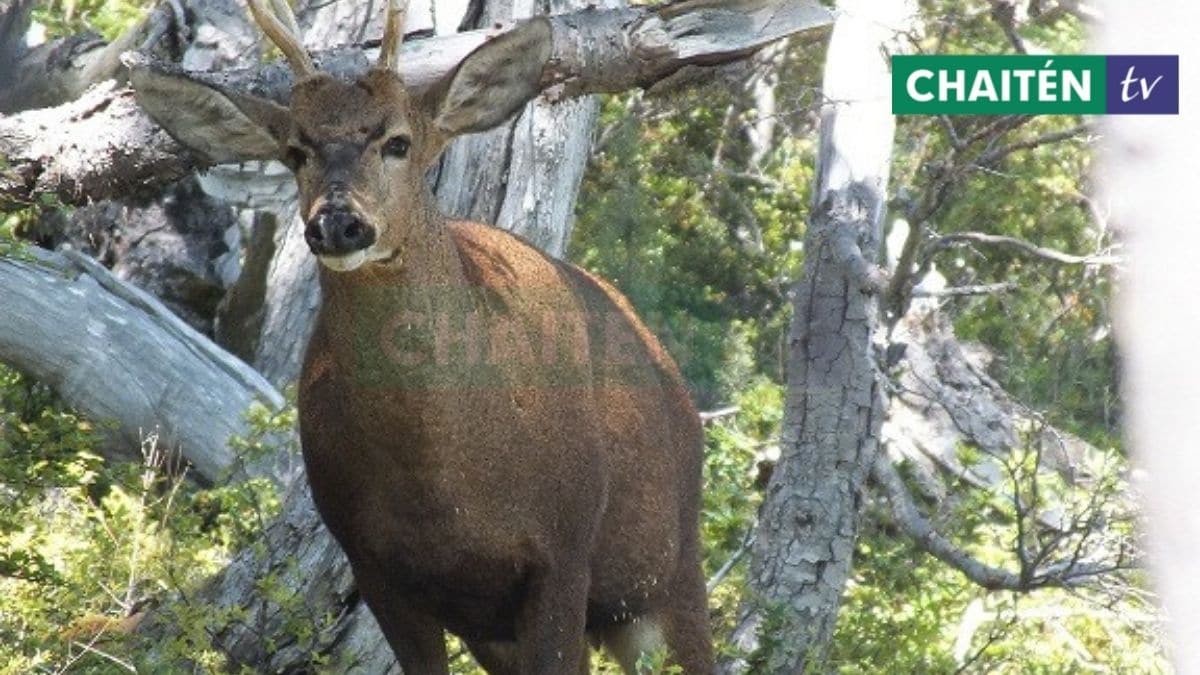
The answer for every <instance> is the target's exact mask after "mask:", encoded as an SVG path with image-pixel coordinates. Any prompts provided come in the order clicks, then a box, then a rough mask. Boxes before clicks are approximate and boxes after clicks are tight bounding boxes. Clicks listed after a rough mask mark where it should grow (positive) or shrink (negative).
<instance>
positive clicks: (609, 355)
mask: <svg viewBox="0 0 1200 675" xmlns="http://www.w3.org/2000/svg"><path fill="white" fill-rule="evenodd" d="M267 1H268V0H250V7H251V9H252V11H253V12H254V14H255V17H256V18H257V19H258V21H259V23H260V25H262V27H263V29H264V31H265V32H266V33H267V34H268V36H269V37H271V39H272V40H274V41H275V42H276V44H277V45H278V46H279V47H280V49H281V51H282V52H283V53H284V55H285V56H286V57H287V58H288V60H289V61H290V62H291V64H292V66H293V68H294V69H295V70H296V74H297V78H296V84H295V86H294V88H293V90H292V93H291V101H290V102H289V105H288V106H287V107H284V106H281V105H279V104H277V103H275V102H272V101H268V100H264V99H259V98H255V97H253V96H250V95H247V94H244V93H237V92H229V91H224V90H222V89H220V88H219V87H218V86H216V85H213V84H210V83H205V82H197V81H194V80H190V79H187V78H186V77H183V76H178V75H175V74H171V73H165V74H162V73H160V74H153V73H141V74H137V75H136V77H138V78H140V81H139V82H138V87H137V88H138V91H139V96H141V97H143V103H144V104H146V102H147V101H146V99H147V98H151V99H154V98H157V100H158V103H157V104H156V105H151V106H150V107H152V108H153V109H155V110H157V111H158V112H159V115H157V116H156V119H158V120H159V121H160V123H162V124H163V125H164V126H165V127H166V128H167V129H168V130H170V131H171V132H172V133H173V134H174V135H175V136H176V137H177V138H179V139H180V140H182V141H183V142H185V143H187V144H188V145H189V146H190V147H192V148H193V149H195V150H198V151H200V152H207V153H208V154H209V156H210V157H213V158H218V157H226V156H228V153H227V152H226V151H225V150H223V148H228V147H229V145H230V139H231V138H233V139H236V145H237V146H238V148H239V152H240V153H241V154H240V155H239V156H240V157H243V158H244V157H247V156H249V157H276V158H279V159H281V160H283V161H285V162H286V163H287V164H288V166H289V167H290V168H291V169H292V171H293V173H295V175H296V181H297V186H298V188H299V197H300V213H301V216H302V218H303V220H304V227H305V238H306V240H307V242H308V244H309V247H310V249H311V250H312V251H313V253H314V254H315V255H316V256H317V257H318V259H319V260H320V262H321V267H322V269H321V275H320V278H321V290H322V296H323V299H322V304H321V308H320V311H319V315H318V319H317V324H316V328H315V330H314V333H313V336H312V338H311V340H310V343H309V345H308V350H307V353H306V357H305V363H304V368H303V373H302V375H301V381H300V400H299V408H300V432H301V440H302V444H303V450H304V458H305V463H306V466H307V473H308V479H309V482H310V483H311V486H312V492H313V497H314V500H315V502H316V505H317V509H318V510H319V512H320V514H321V516H322V518H323V519H324V521H325V523H326V524H327V525H328V527H329V529H330V531H331V532H332V533H333V535H334V537H335V538H336V539H337V540H338V542H339V543H340V544H341V546H342V548H343V549H344V550H345V552H346V555H347V557H348V558H349V560H350V563H351V566H352V569H353V571H354V575H355V579H356V581H357V583H358V587H359V590H360V591H361V595H362V598H363V599H364V600H365V601H366V603H367V605H368V606H369V607H370V609H371V611H372V613H373V614H374V615H375V617H376V618H377V619H378V621H379V624H380V627H381V628H382V629H383V632H384V635H385V636H386V637H387V640H388V642H389V643H390V644H391V646H392V647H393V649H394V650H395V652H396V654H397V656H398V658H399V660H400V663H401V665H402V666H403V668H404V672H405V673H406V674H407V675H425V674H429V673H432V674H441V673H447V672H448V670H447V668H448V666H447V657H446V650H445V643H444V635H443V631H444V630H445V629H448V630H450V631H452V632H454V633H456V634H458V635H460V636H461V637H463V638H464V639H465V640H466V641H467V644H468V646H469V647H470V649H471V651H472V653H473V654H474V655H475V656H476V658H477V659H478V661H479V662H480V664H481V665H483V666H484V667H485V668H486V669H487V670H488V671H489V672H490V673H493V674H504V673H514V674H515V673H523V674H529V675H548V674H551V673H573V674H577V673H581V672H587V646H588V641H589V639H590V640H591V641H592V642H593V643H596V644H603V645H604V646H606V647H607V648H608V649H609V650H610V651H611V652H612V653H613V654H614V655H615V656H616V658H617V659H618V661H619V662H620V663H621V665H622V667H623V668H624V669H625V670H626V671H627V672H631V673H632V672H634V669H635V665H636V663H637V661H638V659H639V658H640V657H641V655H643V654H645V653H647V652H649V651H652V650H654V649H656V648H658V647H665V648H666V650H667V652H668V655H669V660H670V662H672V663H676V664H678V665H680V666H682V668H683V669H684V672H685V673H689V674H693V673H695V674H700V675H703V674H705V673H709V672H712V669H713V664H712V653H711V652H712V648H711V644H710V635H709V627H708V611H707V606H706V600H705V589H704V580H703V577H702V572H701V567H700V549H699V523H698V519H699V510H700V475H701V446H702V434H701V428H700V423H699V420H698V418H697V415H696V412H695V410H694V409H693V408H692V405H691V403H690V402H689V400H688V397H687V392H686V390H685V389H684V386H683V382H682V379H681V377H680V375H679V372H678V370H677V369H676V367H675V365H674V364H673V363H672V361H671V359H670V358H669V357H668V356H667V355H666V353H665V352H664V350H663V349H662V347H661V345H659V343H658V341H657V340H656V339H655V338H654V337H653V335H651V333H650V332H649V331H648V330H647V329H646V327H645V326H644V325H643V324H642V323H641V321H640V320H639V319H638V318H637V316H636V314H635V313H634V311H633V309H632V308H631V307H630V305H629V303H628V302H627V301H626V300H625V299H624V298H623V297H622V296H621V295H620V294H619V293H618V292H617V291H615V290H614V289H613V288H612V287H610V286H609V285H607V284H605V283H604V282H602V281H600V280H598V279H596V278H595V277H593V276H591V275H589V274H587V273H586V272H584V271H582V270H580V269H578V268H576V267H574V266H572V265H569V264H566V263H563V262H559V261H556V260H553V259H551V258H549V257H547V256H545V255H544V254H542V253H540V252H538V251H537V250H536V249H534V248H532V247H531V246H529V245H528V244H525V243H524V242H522V241H520V240H519V239H517V238H516V237H513V236H511V235H509V234H506V233H504V232H501V231H499V230H496V229H494V228H489V227H487V226H484V225H479V224H472V223H448V222H447V221H446V219H445V218H444V217H443V216H441V215H440V214H439V213H438V212H437V211H436V209H435V208H434V207H433V200H432V197H431V195H430V193H429V189H428V187H427V183H426V180H425V177H426V173H427V170H428V168H429V167H430V166H431V165H432V164H433V163H434V162H435V161H436V159H437V157H438V156H439V155H440V153H441V150H442V148H443V147H444V146H445V144H446V143H447V142H448V141H449V140H450V139H451V138H453V137H454V136H456V135H458V134H462V133H470V132H473V131H479V130H482V129H487V128H490V127H492V126H495V125H497V124H499V123H501V122H503V121H504V120H505V119H506V118H508V117H509V116H510V115H511V114H512V113H513V112H515V111H516V110H518V109H519V108H520V107H522V106H523V105H524V103H525V102H526V101H528V100H529V99H530V98H531V97H532V96H534V95H536V93H537V91H538V90H539V87H540V86H541V85H540V77H541V72H542V67H543V65H544V63H545V62H546V61H547V59H549V57H550V52H551V38H552V35H551V29H550V25H549V23H548V22H546V21H545V20H537V19H535V20H532V21H529V22H527V23H525V24H522V25H520V26H518V27H517V28H515V29H513V30H512V31H510V32H508V33H505V34H503V35H501V36H499V37H497V38H495V39H493V40H492V41H491V42H489V43H487V44H485V45H483V46H481V47H480V48H478V49H477V50H476V51H475V52H473V53H472V54H471V55H470V56H468V57H467V58H466V59H465V60H464V61H463V63H462V64H461V65H460V66H459V68H458V69H457V71H456V72H455V73H454V74H453V75H452V76H450V78H449V80H448V81H446V82H444V83H442V84H440V85H438V86H435V87H433V88H432V90H429V91H421V92H409V91H408V90H407V89H406V88H405V86H404V83H403V81H402V80H401V79H400V77H399V75H398V74H397V73H396V71H395V70H394V67H393V66H394V57H395V54H396V47H397V43H398V41H399V36H400V34H401V33H402V30H401V28H400V25H401V23H402V22H401V19H402V16H403V12H402V10H400V8H399V7H397V6H396V5H395V3H394V2H393V4H392V5H391V6H390V8H389V13H388V22H387V27H386V29H385V33H384V44H383V46H382V47H381V62H380V66H379V67H377V68H375V69H373V70H371V71H370V72H368V74H367V75H365V76H364V77H362V78H361V79H359V80H357V81H353V82H347V81H341V80H338V79H336V78H334V77H332V76H329V75H327V74H323V73H319V72H316V71H315V69H314V68H313V64H312V62H311V60H310V59H309V57H308V55H307V53H306V52H305V51H304V49H303V48H302V47H301V46H300V44H299V42H298V40H296V39H295V19H294V17H292V16H291V14H290V10H289V9H288V4H287V3H286V2H284V1H283V0H269V1H270V2H271V4H272V8H271V9H269V8H267V7H266V5H265V4H264V3H265V2H267ZM150 102H151V103H153V102H154V101H153V100H151V101H150ZM222 152H225V153H226V154H221V153H222Z"/></svg>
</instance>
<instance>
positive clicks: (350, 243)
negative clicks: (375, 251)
mask: <svg viewBox="0 0 1200 675" xmlns="http://www.w3.org/2000/svg"><path fill="white" fill-rule="evenodd" d="M304 241H306V242H308V248H309V249H310V250H311V251H312V252H313V253H315V254H316V255H318V256H322V257H325V256H335V257H336V256H346V255H350V254H352V253H356V252H358V251H362V250H365V249H367V248H369V247H370V246H371V245H372V244H374V243H375V228H374V227H371V225H369V224H368V223H367V222H366V220H364V219H363V218H362V217H361V216H359V214H358V213H357V212H356V211H355V210H354V209H353V208H352V207H351V206H350V205H349V204H335V203H326V204H325V205H324V206H322V207H321V208H320V209H318V210H317V212H316V213H315V214H313V217H312V218H310V219H309V220H308V223H306V224H305V227H304Z"/></svg>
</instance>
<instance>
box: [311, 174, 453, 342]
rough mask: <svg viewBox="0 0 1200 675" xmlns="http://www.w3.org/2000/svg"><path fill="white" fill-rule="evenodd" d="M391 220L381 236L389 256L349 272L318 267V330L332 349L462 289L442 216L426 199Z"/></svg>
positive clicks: (430, 306)
mask: <svg viewBox="0 0 1200 675" xmlns="http://www.w3.org/2000/svg"><path fill="white" fill-rule="evenodd" d="M394 218H395V220H394V221H393V222H391V223H389V225H388V234H387V235H386V236H387V242H388V245H389V247H393V248H394V250H395V251H396V254H395V255H394V256H393V257H392V258H390V259H388V260H384V261H379V262H368V263H366V264H364V265H363V266H362V267H360V268H358V269H356V270H353V271H350V272H336V271H333V270H330V269H327V268H326V267H325V266H323V265H322V266H321V268H320V283H321V307H320V311H319V313H318V320H317V328H318V330H319V331H320V332H321V333H322V334H323V335H322V337H323V338H324V339H326V340H328V341H329V342H330V346H331V347H335V348H336V347H337V346H348V345H349V344H350V343H351V342H352V341H353V340H355V339H358V340H361V332H362V331H363V330H364V329H365V330H374V328H371V326H376V325H378V328H379V330H383V329H384V326H386V324H387V322H389V321H393V322H394V321H397V320H400V319H401V318H402V317H401V316H400V315H401V314H403V313H404V312H410V313H412V312H416V313H419V314H426V315H428V314H429V313H430V312H433V311H436V310H437V307H436V305H437V303H439V302H441V299H442V298H443V297H447V296H448V295H455V294H457V293H458V292H459V291H461V290H462V289H464V288H465V287H466V286H467V280H466V277H465V275H464V272H463V267H462V261H461V258H460V257H459V255H458V250H457V248H456V247H455V244H454V241H453V240H452V238H451V235H450V232H449V230H448V228H447V227H446V218H445V217H444V216H442V215H441V214H440V213H439V212H438V211H437V210H436V209H435V208H433V207H432V205H431V203H430V201H429V199H428V198H427V199H423V200H421V203H417V204H414V206H413V208H412V209H410V210H409V211H407V212H406V213H404V214H398V215H397V216H394ZM447 292H448V293H447ZM356 335H357V336H358V337H355V336H356Z"/></svg>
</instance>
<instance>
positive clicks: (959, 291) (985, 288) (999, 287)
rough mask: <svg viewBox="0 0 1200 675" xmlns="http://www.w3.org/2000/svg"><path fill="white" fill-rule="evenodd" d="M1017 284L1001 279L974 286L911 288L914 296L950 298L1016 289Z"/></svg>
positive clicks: (992, 293)
mask: <svg viewBox="0 0 1200 675" xmlns="http://www.w3.org/2000/svg"><path fill="white" fill-rule="evenodd" d="M1016 288H1017V284H1016V283H1014V282H1012V281H1001V282H999V283H995V284H979V285H976V286H951V287H949V288H938V289H929V290H927V289H922V288H917V289H915V290H913V297H914V298H951V297H961V296H964V295H995V294H997V293H1007V292H1009V291H1012V290H1016Z"/></svg>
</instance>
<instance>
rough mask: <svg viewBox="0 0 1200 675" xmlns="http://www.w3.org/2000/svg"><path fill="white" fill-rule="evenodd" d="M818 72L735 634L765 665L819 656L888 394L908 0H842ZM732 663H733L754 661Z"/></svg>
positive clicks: (783, 666) (796, 663)
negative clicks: (886, 328) (804, 189)
mask: <svg viewBox="0 0 1200 675" xmlns="http://www.w3.org/2000/svg"><path fill="white" fill-rule="evenodd" d="M841 8H842V9H844V10H846V11H845V12H844V13H843V14H842V15H841V16H840V17H839V18H838V20H837V23H836V24H835V25H834V31H833V36H832V38H831V42H830V46H829V52H828V56H827V57H826V58H827V60H826V65H825V76H824V85H823V88H824V97H825V100H826V101H829V103H827V104H826V107H825V109H824V110H823V111H822V119H821V140H820V155H819V160H818V162H819V163H818V167H817V172H818V173H817V180H816V182H815V191H814V195H813V204H814V207H813V211H812V213H813V215H812V217H811V219H810V222H809V226H808V231H807V232H806V234H805V238H804V251H805V261H804V271H803V275H802V277H801V279H800V282H799V283H798V284H797V285H796V287H795V289H794V291H793V293H794V295H793V302H794V306H795V316H794V318H793V321H792V326H791V331H790V337H789V340H790V353H789V357H788V389H787V399H786V410H785V419H784V424H783V429H782V439H781V443H780V447H781V455H780V458H779V462H778V464H777V465H776V467H775V470H774V472H773V475H772V477H771V480H770V482H769V484H768V486H767V492H766V497H765V501H764V503H763V505H762V509H761V511H760V513H759V526H758V532H757V534H756V538H755V541H754V544H753V548H752V562H751V571H750V577H749V582H750V585H751V587H752V591H753V592H752V597H753V600H752V602H751V603H750V604H749V606H748V607H747V611H746V614H745V615H744V617H743V619H742V620H741V621H740V623H739V625H738V627H737V630H736V632H735V635H734V640H735V642H736V644H737V645H738V646H739V647H741V648H742V649H744V650H745V651H746V652H748V653H749V652H757V653H756V655H755V657H754V661H753V662H754V663H755V664H756V666H757V667H758V668H759V669H760V672H769V673H795V672H803V671H804V670H805V669H806V668H808V667H812V666H813V665H814V664H820V663H821V661H822V658H823V655H824V652H825V650H826V647H827V645H828V642H829V640H830V637H831V636H832V634H833V627H834V623H835V621H836V619H837V612H838V607H839V605H840V599H841V595H842V591H843V589H844V587H845V583H846V578H847V576H848V574H849V572H850V565H851V559H852V556H853V552H854V544H855V538H856V535H857V531H858V517H859V511H860V507H861V505H862V502H863V491H864V489H865V487H866V480H867V476H868V475H869V473H870V469H871V465H872V463H873V462H874V461H875V457H876V454H877V453H878V451H879V432H880V425H881V422H882V413H883V397H882V393H881V390H880V384H881V380H880V373H879V370H878V364H877V358H876V357H877V355H876V352H875V348H874V346H873V344H872V338H873V337H874V333H875V329H876V327H877V326H878V324H879V319H878V311H877V306H878V303H877V301H876V296H877V293H878V292H879V291H880V290H881V288H882V282H883V280H884V277H885V276H886V275H885V273H884V272H883V271H882V270H881V269H880V268H879V267H878V266H877V260H878V257H879V249H880V243H881V235H882V227H881V225H882V222H883V215H884V202H885V197H886V191H887V184H888V171H889V165H890V161H891V150H892V136H893V131H894V120H893V118H892V115H891V110H890V100H889V98H888V96H887V93H886V92H888V91H890V90H891V88H890V76H889V69H888V61H887V56H886V54H885V53H884V52H883V51H881V49H880V47H881V45H883V46H887V47H890V46H891V41H892V40H893V39H894V33H893V32H892V30H890V29H889V26H897V25H899V23H900V22H901V21H902V20H903V19H904V18H906V11H909V10H910V8H909V7H908V5H907V3H906V2H905V1H904V0H889V1H888V2H876V3H870V2H861V3H860V2H853V3H842V7H841ZM749 663H750V662H748V661H745V660H742V661H738V662H735V663H732V664H728V666H727V667H728V669H729V670H730V671H731V672H742V671H744V670H746V669H747V668H748V666H749Z"/></svg>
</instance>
